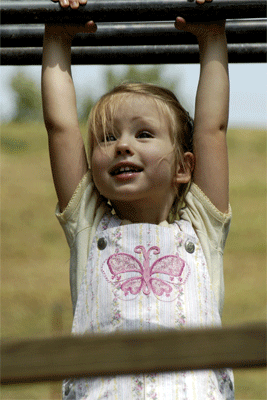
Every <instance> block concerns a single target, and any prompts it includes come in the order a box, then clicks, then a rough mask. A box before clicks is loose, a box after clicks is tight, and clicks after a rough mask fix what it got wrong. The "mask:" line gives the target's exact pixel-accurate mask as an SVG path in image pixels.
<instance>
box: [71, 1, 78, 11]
mask: <svg viewBox="0 0 267 400" xmlns="http://www.w3.org/2000/svg"><path fill="white" fill-rule="evenodd" d="M69 3H70V8H72V9H73V10H75V9H77V8H79V6H80V4H79V2H78V1H77V0H69Z"/></svg>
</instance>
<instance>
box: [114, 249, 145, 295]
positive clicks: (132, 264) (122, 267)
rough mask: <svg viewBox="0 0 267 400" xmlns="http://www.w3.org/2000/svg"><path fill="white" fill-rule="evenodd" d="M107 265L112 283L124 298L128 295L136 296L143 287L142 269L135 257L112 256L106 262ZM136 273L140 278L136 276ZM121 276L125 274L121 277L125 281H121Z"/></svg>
mask: <svg viewBox="0 0 267 400" xmlns="http://www.w3.org/2000/svg"><path fill="white" fill-rule="evenodd" d="M107 265H108V268H109V271H110V273H111V277H112V281H113V282H112V283H115V284H116V287H117V288H120V289H121V290H122V291H123V292H124V294H125V296H127V295H128V294H129V293H131V294H133V295H136V294H138V293H139V292H140V290H141V288H142V285H143V267H142V264H141V263H140V262H139V261H138V260H137V259H136V258H135V257H133V256H132V255H130V254H127V253H117V254H112V255H111V256H110V257H109V258H108V260H107ZM136 273H138V274H141V276H136ZM122 274H125V275H123V276H125V279H121V278H122ZM129 274H130V277H129Z"/></svg>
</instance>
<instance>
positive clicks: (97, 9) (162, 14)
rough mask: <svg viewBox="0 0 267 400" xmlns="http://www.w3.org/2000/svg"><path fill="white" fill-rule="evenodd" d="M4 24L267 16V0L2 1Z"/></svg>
mask: <svg viewBox="0 0 267 400" xmlns="http://www.w3.org/2000/svg"><path fill="white" fill-rule="evenodd" d="M0 12H1V23H2V24H32V23H45V22H46V23H48V22H57V23H58V22H60V21H65V22H66V21H69V22H72V23H74V22H79V23H85V22H86V21H88V20H91V19H93V20H94V21H95V22H96V23H98V22H101V21H106V22H116V21H117V22H118V21H120V22H121V21H136V20H138V21H169V20H170V21H174V19H175V18H176V16H177V15H180V16H182V17H184V18H186V19H188V20H191V21H193V20H198V21H199V20H207V21H210V20H218V19H227V18H228V19H229V18H232V19H237V18H238V19H240V18H265V17H266V1H265V0H213V2H208V3H205V4H202V5H199V4H197V3H196V2H195V1H188V0H88V2H87V4H86V5H84V6H80V7H79V9H77V10H72V9H70V8H67V9H62V8H61V7H60V5H59V3H53V2H51V1H47V0H40V1H21V2H19V1H2V2H1V3H0Z"/></svg>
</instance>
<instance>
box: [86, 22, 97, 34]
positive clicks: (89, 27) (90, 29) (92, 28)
mask: <svg viewBox="0 0 267 400" xmlns="http://www.w3.org/2000/svg"><path fill="white" fill-rule="evenodd" d="M85 29H86V31H87V32H91V33H94V32H96V31H97V26H96V24H95V23H94V21H89V22H87V23H86V24H85Z"/></svg>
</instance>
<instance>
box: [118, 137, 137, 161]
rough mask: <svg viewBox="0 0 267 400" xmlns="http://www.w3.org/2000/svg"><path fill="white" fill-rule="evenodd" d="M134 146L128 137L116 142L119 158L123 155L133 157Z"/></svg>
mask: <svg viewBox="0 0 267 400" xmlns="http://www.w3.org/2000/svg"><path fill="white" fill-rule="evenodd" d="M133 154H134V151H133V146H132V144H131V143H130V140H129V138H126V137H120V138H119V139H118V140H117V141H116V155H117V156H122V155H133Z"/></svg>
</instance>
